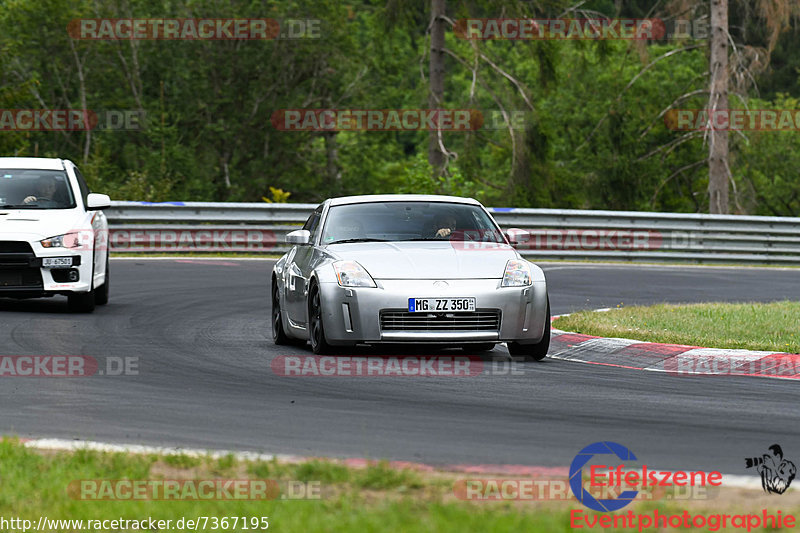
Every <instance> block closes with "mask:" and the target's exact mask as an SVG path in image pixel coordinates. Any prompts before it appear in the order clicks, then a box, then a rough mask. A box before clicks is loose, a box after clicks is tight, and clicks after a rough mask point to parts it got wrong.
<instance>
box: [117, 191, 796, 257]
mask: <svg viewBox="0 0 800 533" xmlns="http://www.w3.org/2000/svg"><path fill="white" fill-rule="evenodd" d="M315 207H316V204H266V203H211V202H164V203H148V202H113V203H112V207H111V208H110V209H108V210H107V211H106V214H107V215H108V218H109V223H110V228H111V235H110V240H111V246H112V250H116V251H161V252H180V251H237V252H238V251H248V252H255V253H258V252H264V253H282V252H284V251H286V250H287V249H288V247H287V246H286V244H285V243H284V237H285V235H286V233H288V232H289V231H292V230H293V229H297V227H298V225H301V224H302V223H303V222H304V221H305V219H306V218H307V217H308V215H309V214H310V213H311V212H312V211H313V210H314V208H315ZM489 211H490V212H491V213H492V215H493V216H494V217H495V219H496V220H497V222H498V224H500V226H501V227H502V228H503V229H504V230H505V229H509V228H519V229H520V230H522V231H519V232H517V234H518V239H519V241H520V242H519V245H518V249H519V251H520V253H522V254H523V255H524V256H526V257H529V258H531V259H567V260H570V259H571V260H615V261H646V262H659V261H677V262H693V263H734V264H738V263H763V264H785V265H790V264H798V265H800V219H796V218H790V217H759V216H739V215H701V214H679V213H649V212H637V211H584V210H567V209H522V208H489Z"/></svg>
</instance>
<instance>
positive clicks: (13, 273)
mask: <svg viewBox="0 0 800 533" xmlns="http://www.w3.org/2000/svg"><path fill="white" fill-rule="evenodd" d="M35 259H36V257H35V256H34V254H33V249H32V248H31V245H30V244H28V243H27V242H24V241H0V290H2V289H6V290H8V289H40V288H41V287H42V275H41V273H40V271H39V269H38V268H37V267H34V266H32V262H33V261H34V260H35Z"/></svg>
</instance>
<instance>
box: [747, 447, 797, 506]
mask: <svg viewBox="0 0 800 533" xmlns="http://www.w3.org/2000/svg"><path fill="white" fill-rule="evenodd" d="M769 451H770V452H772V453H765V454H764V455H762V456H761V457H747V458H745V460H744V463H745V468H754V467H755V469H756V470H757V471H758V473H759V475H761V487H762V488H763V489H764V492H766V493H768V494H783V493H784V492H786V489H788V488H789V485H791V484H792V480H793V479H794V476H795V474H796V473H797V467H796V466H795V465H794V463H793V462H791V461H789V460H788V459H784V458H783V450H782V449H781V447H780V445H778V444H773V445H772V446H770V447H769Z"/></svg>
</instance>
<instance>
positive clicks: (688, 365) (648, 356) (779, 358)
mask: <svg viewBox="0 0 800 533" xmlns="http://www.w3.org/2000/svg"><path fill="white" fill-rule="evenodd" d="M597 311H609V309H598V310H597ZM560 316H567V315H559V316H554V317H553V320H555V319H556V318H559V317H560ZM547 357H550V358H553V359H561V360H564V361H577V362H580V363H587V364H592V365H601V366H612V367H618V368H629V369H634V370H647V371H652V372H664V373H667V374H669V375H672V376H684V377H685V376H752V377H760V378H772V379H800V354H792V353H785V352H770V351H758V350H734V349H724V348H702V347H700V346H687V345H683V344H662V343H656V342H644V341H639V340H633V339H619V338H610V337H598V336H595V335H583V334H580V333H570V332H568V331H561V330H559V329H555V328H553V330H552V332H551V337H550V351H549V352H548V354H547Z"/></svg>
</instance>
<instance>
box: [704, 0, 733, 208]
mask: <svg viewBox="0 0 800 533" xmlns="http://www.w3.org/2000/svg"><path fill="white" fill-rule="evenodd" d="M710 48H711V53H710V55H709V57H710V59H709V63H710V64H709V75H710V78H711V83H710V93H709V98H708V113H709V120H710V121H711V122H712V124H714V123H715V121H714V115H715V112H718V111H719V112H722V113H726V112H727V110H728V79H729V75H728V0H711V42H710ZM708 138H709V142H708V208H709V212H710V213H712V214H727V213H728V179H729V177H730V170H729V167H728V130H727V129H717V128H715V127H712V128H710V134H709V136H708Z"/></svg>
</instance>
